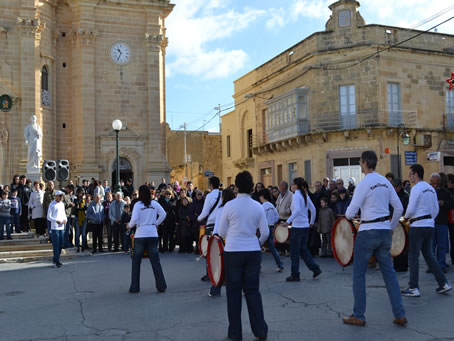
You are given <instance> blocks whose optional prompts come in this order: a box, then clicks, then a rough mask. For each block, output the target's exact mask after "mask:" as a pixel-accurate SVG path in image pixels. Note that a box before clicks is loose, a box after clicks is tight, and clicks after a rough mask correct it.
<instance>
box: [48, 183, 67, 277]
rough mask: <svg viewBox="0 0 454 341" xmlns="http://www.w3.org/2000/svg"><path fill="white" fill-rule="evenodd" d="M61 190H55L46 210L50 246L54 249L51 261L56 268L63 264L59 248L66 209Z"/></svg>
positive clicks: (62, 239)
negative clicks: (49, 230) (52, 199)
mask: <svg viewBox="0 0 454 341" xmlns="http://www.w3.org/2000/svg"><path fill="white" fill-rule="evenodd" d="M64 194H65V193H63V192H62V191H56V192H55V200H54V201H52V202H51V203H50V205H49V209H48V210H47V220H49V221H50V227H51V238H52V248H53V251H54V258H53V262H54V264H55V266H56V267H57V268H59V267H61V266H62V265H63V264H62V263H60V254H61V249H62V248H63V242H64V234H65V226H66V219H67V218H66V211H65V204H64V203H63V196H64Z"/></svg>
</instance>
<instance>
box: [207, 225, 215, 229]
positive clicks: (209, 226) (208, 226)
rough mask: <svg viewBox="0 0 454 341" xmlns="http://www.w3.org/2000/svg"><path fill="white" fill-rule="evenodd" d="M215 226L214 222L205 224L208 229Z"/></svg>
mask: <svg viewBox="0 0 454 341" xmlns="http://www.w3.org/2000/svg"><path fill="white" fill-rule="evenodd" d="M213 227H214V224H208V225H206V226H205V228H206V229H209V228H213Z"/></svg>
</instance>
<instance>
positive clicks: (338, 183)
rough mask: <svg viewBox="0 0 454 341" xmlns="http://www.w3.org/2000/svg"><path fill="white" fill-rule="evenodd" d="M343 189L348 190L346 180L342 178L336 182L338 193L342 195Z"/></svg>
mask: <svg viewBox="0 0 454 341" xmlns="http://www.w3.org/2000/svg"><path fill="white" fill-rule="evenodd" d="M341 189H346V188H345V187H344V180H343V179H342V178H339V179H337V180H336V190H337V192H338V193H340V190H341Z"/></svg>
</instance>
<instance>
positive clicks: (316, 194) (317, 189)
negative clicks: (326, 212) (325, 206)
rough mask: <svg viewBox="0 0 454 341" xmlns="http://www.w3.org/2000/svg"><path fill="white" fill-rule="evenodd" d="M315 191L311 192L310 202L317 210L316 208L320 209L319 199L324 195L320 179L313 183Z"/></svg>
mask: <svg viewBox="0 0 454 341" xmlns="http://www.w3.org/2000/svg"><path fill="white" fill-rule="evenodd" d="M314 186H315V192H314V194H312V199H311V200H312V201H313V202H312V203H313V204H314V206H315V208H316V209H317V212H318V210H319V209H320V200H321V199H322V197H323V196H324V193H323V186H322V183H321V182H320V181H316V182H315V184H314Z"/></svg>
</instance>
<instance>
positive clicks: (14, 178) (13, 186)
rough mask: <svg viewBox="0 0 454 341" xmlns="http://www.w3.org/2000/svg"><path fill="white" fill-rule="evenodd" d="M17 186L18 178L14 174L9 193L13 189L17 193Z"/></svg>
mask: <svg viewBox="0 0 454 341" xmlns="http://www.w3.org/2000/svg"><path fill="white" fill-rule="evenodd" d="M19 185H20V176H19V175H17V174H16V175H14V176H13V182H12V183H11V186H10V188H9V190H10V192H12V191H13V189H17V191H18V192H19Z"/></svg>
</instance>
